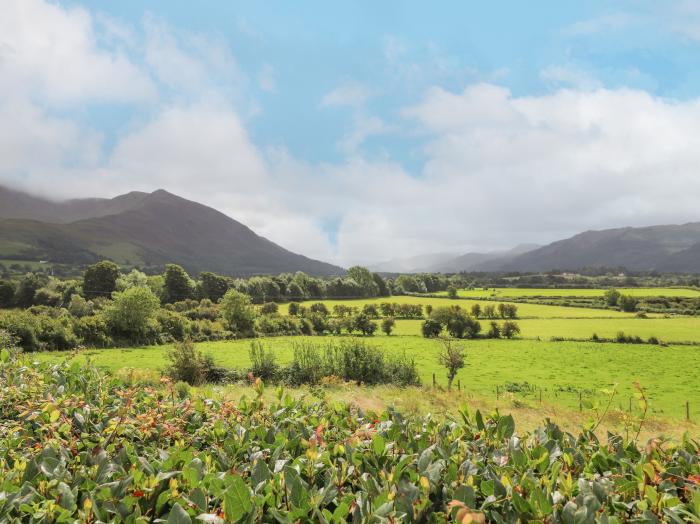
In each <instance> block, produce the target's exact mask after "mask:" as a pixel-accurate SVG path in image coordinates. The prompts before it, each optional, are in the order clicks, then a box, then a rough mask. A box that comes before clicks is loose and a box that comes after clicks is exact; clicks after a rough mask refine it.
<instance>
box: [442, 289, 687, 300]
mask: <svg viewBox="0 0 700 524" xmlns="http://www.w3.org/2000/svg"><path fill="white" fill-rule="evenodd" d="M616 289H617V290H618V291H619V292H620V293H622V294H623V295H630V296H633V297H650V296H654V297H688V298H695V297H700V289H695V288H683V287H666V288H648V287H620V288H616ZM605 291H606V290H605V289H592V288H558V289H553V288H514V287H511V288H507V287H506V288H487V289H483V288H482V289H460V290H458V291H457V294H458V296H460V297H464V298H520V297H602V296H603V295H604V294H605ZM437 294H438V295H445V296H446V295H447V292H445V291H442V292H438V293H437Z"/></svg>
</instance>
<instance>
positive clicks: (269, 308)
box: [260, 302, 279, 315]
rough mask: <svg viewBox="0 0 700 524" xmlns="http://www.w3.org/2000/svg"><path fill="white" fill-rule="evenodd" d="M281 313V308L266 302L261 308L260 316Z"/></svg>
mask: <svg viewBox="0 0 700 524" xmlns="http://www.w3.org/2000/svg"><path fill="white" fill-rule="evenodd" d="M278 311H279V306H278V305H277V304H276V303H274V302H266V303H264V304H263V305H262V306H260V314H262V315H271V314H273V313H277V312H278Z"/></svg>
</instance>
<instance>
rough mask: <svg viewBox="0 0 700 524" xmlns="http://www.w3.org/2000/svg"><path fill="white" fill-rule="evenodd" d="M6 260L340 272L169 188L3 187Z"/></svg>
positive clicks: (1, 244)
mask: <svg viewBox="0 0 700 524" xmlns="http://www.w3.org/2000/svg"><path fill="white" fill-rule="evenodd" d="M0 258H15V259H16V258H22V259H24V260H47V261H51V262H57V263H66V264H86V263H92V262H95V261H97V260H100V259H103V258H109V259H112V260H114V261H115V262H117V263H120V264H125V265H139V266H149V265H162V264H166V263H171V262H172V263H176V264H180V265H182V266H183V267H184V268H186V269H187V270H188V271H190V272H192V273H197V272H199V271H214V272H217V273H221V274H226V275H253V274H276V273H282V272H294V271H303V272H305V273H309V274H311V275H319V276H327V275H339V274H342V273H344V270H343V269H342V268H340V267H337V266H334V265H331V264H327V263H325V262H320V261H318V260H313V259H310V258H307V257H305V256H302V255H298V254H296V253H292V252H291V251H288V250H286V249H284V248H282V247H280V246H278V245H277V244H275V243H273V242H271V241H269V240H267V239H266V238H263V237H261V236H259V235H256V234H255V233H254V232H253V231H251V230H250V229H249V228H248V227H246V226H245V225H243V224H241V223H240V222H237V221H236V220H234V219H232V218H230V217H228V216H226V215H224V214H223V213H220V212H219V211H216V210H215V209H212V208H210V207H207V206H204V205H202V204H198V203H196V202H192V201H190V200H186V199H184V198H181V197H178V196H176V195H173V194H171V193H168V192H167V191H164V190H158V191H154V192H153V193H141V192H132V193H127V194H125V195H121V196H118V197H116V198H112V199H102V198H90V199H78V200H67V201H63V202H54V201H50V200H46V199H43V198H39V197H35V196H32V195H29V194H27V193H23V192H21V191H16V190H13V189H9V188H6V187H2V186H0Z"/></svg>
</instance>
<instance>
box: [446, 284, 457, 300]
mask: <svg viewBox="0 0 700 524" xmlns="http://www.w3.org/2000/svg"><path fill="white" fill-rule="evenodd" d="M447 297H448V298H452V299H455V298H457V288H456V287H454V286H449V287H448V288H447Z"/></svg>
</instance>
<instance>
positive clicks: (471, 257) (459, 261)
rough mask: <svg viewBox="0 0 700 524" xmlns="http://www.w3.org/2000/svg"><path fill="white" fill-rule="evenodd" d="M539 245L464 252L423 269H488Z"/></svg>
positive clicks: (457, 271)
mask: <svg viewBox="0 0 700 524" xmlns="http://www.w3.org/2000/svg"><path fill="white" fill-rule="evenodd" d="M538 247H540V246H539V245H537V244H519V245H517V246H515V247H514V248H512V249H509V250H505V251H491V252H488V253H465V254H464V255H460V256H458V257H455V258H453V259H451V260H447V261H445V262H442V263H440V264H435V265H432V266H429V267H427V268H426V269H425V271H426V272H430V273H459V272H461V271H489V269H488V268H489V267H490V266H491V265H493V264H505V263H507V262H508V261H510V260H511V259H513V258H515V257H516V256H518V255H521V254H523V253H527V252H528V251H532V250H533V249H536V248H538Z"/></svg>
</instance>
